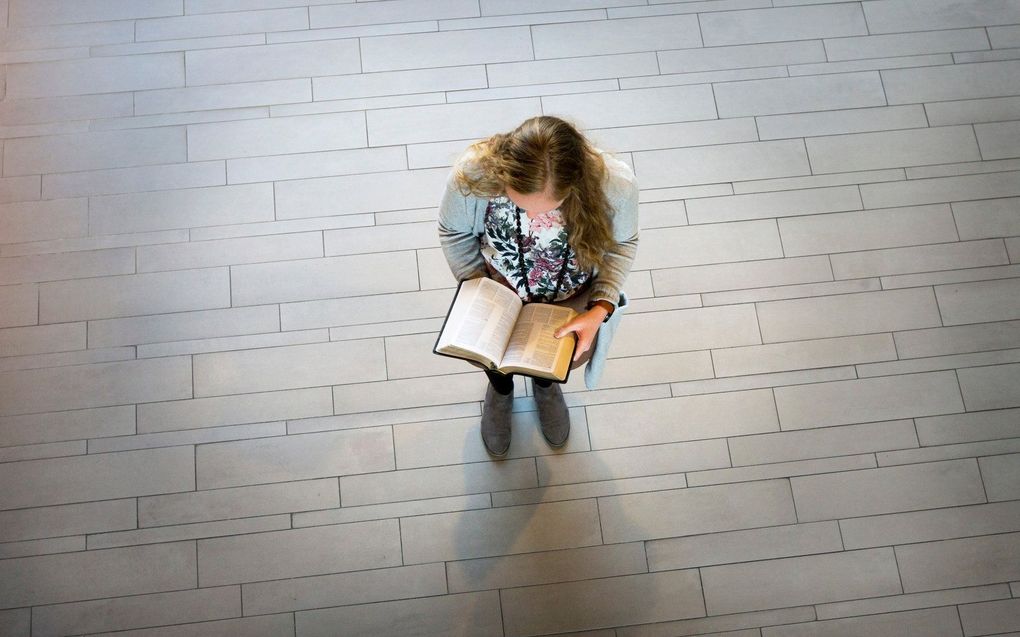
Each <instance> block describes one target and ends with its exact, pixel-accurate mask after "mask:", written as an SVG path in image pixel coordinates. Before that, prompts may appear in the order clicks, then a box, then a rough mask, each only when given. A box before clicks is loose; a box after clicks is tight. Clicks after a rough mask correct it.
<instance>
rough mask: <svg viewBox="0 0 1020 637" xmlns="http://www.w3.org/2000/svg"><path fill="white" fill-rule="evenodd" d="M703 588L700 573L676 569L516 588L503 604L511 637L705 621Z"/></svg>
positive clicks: (503, 597) (503, 594) (508, 592)
mask: <svg viewBox="0 0 1020 637" xmlns="http://www.w3.org/2000/svg"><path fill="white" fill-rule="evenodd" d="M700 589H701V581H700V578H699V576H698V573H697V571H693V570H690V571H671V572H669V573H650V574H645V575H628V576H624V577H613V578H606V579H592V580H588V581H584V582H572V583H566V584H550V585H545V586H532V587H523V588H513V589H509V590H506V591H503V592H501V594H500V600H501V602H502V608H503V621H504V624H505V626H506V634H507V635H510V636H521V635H537V634H548V633H551V632H556V633H559V632H566V631H574V630H578V629H591V628H603V627H607V626H614V625H619V624H633V623H637V622H639V621H641V622H646V621H649V622H657V621H667V620H673V619H683V618H687V617H701V616H704V614H705V605H704V598H703V597H702V596H701V594H700V593H701V590H700ZM677 591H683V592H682V593H681V595H680V597H679V599H678V597H677ZM582 609H583V610H582Z"/></svg>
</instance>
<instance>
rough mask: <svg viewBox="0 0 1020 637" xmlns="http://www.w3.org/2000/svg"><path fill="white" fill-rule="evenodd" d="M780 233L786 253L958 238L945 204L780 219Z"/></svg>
mask: <svg viewBox="0 0 1020 637" xmlns="http://www.w3.org/2000/svg"><path fill="white" fill-rule="evenodd" d="M922 228H923V230H922ZM779 232H780V234H781V235H782V238H783V251H784V253H785V254H786V255H787V256H801V255H808V254H826V253H835V252H850V251H854V250H873V249H878V248H890V247H895V246H904V245H906V246H912V245H917V244H922V243H943V242H949V241H956V240H957V234H956V224H955V222H954V220H953V211H952V209H951V208H950V207H949V206H948V205H946V204H939V205H928V206H914V207H905V208H888V209H883V210H864V211H859V212H840V213H835V214H825V215H811V216H801V217H791V218H783V219H779Z"/></svg>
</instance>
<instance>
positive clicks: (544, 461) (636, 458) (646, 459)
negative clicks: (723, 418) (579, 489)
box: [537, 440, 730, 486]
mask: <svg viewBox="0 0 1020 637" xmlns="http://www.w3.org/2000/svg"><path fill="white" fill-rule="evenodd" d="M537 462H538V475H539V484H540V485H543V486H548V485H557V484H570V483H577V482H590V481H593V480H612V479H619V478H632V477H640V476H649V475H656V474H666V473H676V472H677V471H697V470H702V469H714V468H718V467H728V466H729V464H730V461H729V453H728V452H727V450H726V444H725V441H724V440H704V441H695V442H680V443H671V444H664V445H649V446H645V447H626V448H621V449H609V450H603V451H590V452H582V453H571V454H565V455H559V456H545V457H540V458H537Z"/></svg>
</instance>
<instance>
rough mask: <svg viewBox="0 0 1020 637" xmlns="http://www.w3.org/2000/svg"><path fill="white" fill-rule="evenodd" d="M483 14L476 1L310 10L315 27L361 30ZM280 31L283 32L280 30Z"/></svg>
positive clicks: (416, 0) (406, 1) (413, 0)
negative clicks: (346, 27)
mask: <svg viewBox="0 0 1020 637" xmlns="http://www.w3.org/2000/svg"><path fill="white" fill-rule="evenodd" d="M478 15H480V14H479V10H478V3H477V2H476V1H475V0H453V1H452V2H451V1H445V2H444V1H440V0H424V1H423V0H388V1H386V2H377V3H374V4H357V3H355V4H330V5H326V6H312V7H311V8H310V9H309V16H310V19H311V27H312V28H313V29H321V28H323V27H344V26H358V25H365V24H380V23H387V22H410V21H412V20H441V19H445V18H473V17H477V16H478ZM277 30H279V29H277Z"/></svg>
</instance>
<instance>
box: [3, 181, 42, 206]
mask: <svg viewBox="0 0 1020 637" xmlns="http://www.w3.org/2000/svg"><path fill="white" fill-rule="evenodd" d="M41 182H42V177H41V176H40V175H29V176H26V177H3V178H0V203H5V204H6V203H12V202H15V201H35V200H38V199H39V198H40V197H41V196H42V183H41Z"/></svg>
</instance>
